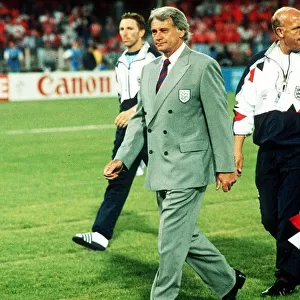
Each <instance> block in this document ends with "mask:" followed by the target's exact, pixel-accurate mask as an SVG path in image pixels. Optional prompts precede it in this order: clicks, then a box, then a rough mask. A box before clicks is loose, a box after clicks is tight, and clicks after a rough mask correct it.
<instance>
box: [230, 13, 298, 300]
mask: <svg viewBox="0 0 300 300" xmlns="http://www.w3.org/2000/svg"><path fill="white" fill-rule="evenodd" d="M271 25H272V28H273V31H274V33H275V35H276V37H277V41H276V42H274V43H273V44H272V45H271V46H270V47H269V48H268V49H267V50H264V51H262V52H260V53H258V54H257V55H256V56H254V58H253V59H252V61H250V63H249V65H248V67H247V68H246V70H245V72H244V74H243V76H242V78H241V80H240V82H239V85H238V87H237V91H236V101H237V103H236V105H235V107H234V111H235V118H234V127H233V129H234V134H235V137H234V139H235V158H236V167H237V172H238V175H241V174H242V168H243V161H244V157H243V144H244V140H245V137H246V136H248V135H250V134H252V130H253V128H254V131H253V142H254V143H255V144H256V145H258V146H259V149H258V154H257V163H256V179H255V180H256V186H257V189H258V198H259V203H260V212H261V219H262V224H263V226H264V227H265V229H266V230H267V231H268V232H269V233H270V234H271V235H272V236H273V238H274V239H275V241H276V271H275V278H276V279H275V282H274V284H273V285H272V286H271V287H269V288H268V289H266V290H265V291H263V292H262V294H261V295H262V296H286V295H289V294H291V293H292V292H293V291H294V289H295V287H296V286H297V285H299V284H300V250H299V248H300V243H299V242H298V243H297V242H295V237H297V234H299V231H300V215H299V212H300V183H299V178H300V114H299V111H300V68H299V66H300V11H299V10H297V9H295V8H292V7H282V8H280V9H278V10H277V11H276V12H275V13H274V15H273V17H272V19H271ZM298 236H299V235H298ZM298 239H299V238H298Z"/></svg>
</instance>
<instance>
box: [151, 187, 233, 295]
mask: <svg viewBox="0 0 300 300" xmlns="http://www.w3.org/2000/svg"><path fill="white" fill-rule="evenodd" d="M205 190H206V187H201V188H193V189H185V190H169V191H160V192H157V202H158V207H159V211H160V225H159V236H158V251H159V255H160V262H159V268H158V271H157V273H156V276H155V278H154V282H153V285H152V289H151V295H150V299H151V300H173V299H175V298H176V297H177V295H178V293H179V288H180V283H181V275H182V267H183V264H184V262H185V261H186V262H187V263H188V264H189V265H190V266H191V267H192V268H193V269H194V270H195V271H196V272H197V274H198V275H199V276H200V278H201V279H202V280H203V281H204V282H205V283H206V284H207V285H208V287H209V288H210V289H211V290H213V291H214V292H215V293H216V294H217V295H218V296H219V297H223V296H224V295H226V294H227V293H228V292H229V291H230V290H231V289H232V288H233V286H234V284H235V271H234V269H232V267H230V266H229V264H228V263H227V261H226V259H225V257H224V256H223V255H222V254H221V253H220V252H219V250H218V249H217V248H216V247H215V246H214V245H213V244H212V243H211V242H210V241H209V240H208V239H207V238H206V237H205V236H204V235H203V234H201V232H200V231H199V228H198V227H197V225H196V223H197V219H198V215H199V211H200V206H201V203H202V201H203V198H204V193H205Z"/></svg>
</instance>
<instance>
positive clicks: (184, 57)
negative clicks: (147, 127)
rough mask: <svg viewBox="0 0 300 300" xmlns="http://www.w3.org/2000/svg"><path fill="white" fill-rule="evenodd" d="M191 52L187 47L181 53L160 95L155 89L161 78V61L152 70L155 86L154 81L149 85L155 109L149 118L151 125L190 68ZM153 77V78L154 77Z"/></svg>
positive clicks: (160, 90) (161, 88)
mask: <svg viewBox="0 0 300 300" xmlns="http://www.w3.org/2000/svg"><path fill="white" fill-rule="evenodd" d="M190 52H191V50H190V49H189V48H188V47H187V46H186V47H185V49H184V50H183V52H182V53H181V55H180V57H179V58H178V60H177V61H176V63H175V65H174V66H173V68H172V69H171V71H170V72H169V74H168V75H167V77H166V79H165V80H164V82H163V84H162V86H161V87H160V89H159V91H158V93H157V94H156V92H155V88H156V82H157V80H158V77H159V73H160V68H161V64H162V62H161V60H160V63H158V65H156V66H155V68H153V70H152V74H151V78H153V81H154V80H155V84H153V81H152V82H151V83H149V91H150V94H151V95H153V98H152V97H151V98H152V99H153V100H152V101H153V106H152V107H153V109H152V112H151V115H150V116H151V117H150V118H149V123H150V122H151V121H152V119H153V118H154V117H155V115H156V113H157V112H158V110H159V108H160V107H161V106H162V104H163V103H164V101H165V100H166V98H167V96H168V95H169V93H170V92H171V91H172V90H173V89H174V88H175V86H176V85H177V83H178V81H179V80H180V79H181V77H182V76H183V75H184V74H185V72H186V71H187V69H188V68H189V67H190V64H189V54H190ZM152 76H153V77H152ZM150 101H151V100H150Z"/></svg>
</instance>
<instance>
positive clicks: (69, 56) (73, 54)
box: [63, 41, 82, 71]
mask: <svg viewBox="0 0 300 300" xmlns="http://www.w3.org/2000/svg"><path fill="white" fill-rule="evenodd" d="M63 58H64V59H66V60H69V69H70V71H79V70H80V68H81V64H82V49H81V47H80V44H79V42H78V41H74V42H73V45H72V48H70V49H68V50H66V51H65V52H64V54H63Z"/></svg>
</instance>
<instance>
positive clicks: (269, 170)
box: [256, 146, 300, 284]
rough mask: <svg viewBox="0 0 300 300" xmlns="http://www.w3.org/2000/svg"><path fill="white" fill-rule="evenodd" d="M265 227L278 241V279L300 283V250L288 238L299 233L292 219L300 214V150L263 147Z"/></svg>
mask: <svg viewBox="0 0 300 300" xmlns="http://www.w3.org/2000/svg"><path fill="white" fill-rule="evenodd" d="M256 186H257V188H258V192H259V202H260V211H261V217H262V224H263V225H264V227H265V229H266V230H267V231H269V232H270V234H271V235H272V236H273V237H274V238H275V240H276V250H277V252H276V268H277V269H278V271H277V272H276V276H277V277H280V276H284V277H286V278H287V279H289V280H290V281H291V282H293V283H294V284H300V250H299V249H298V248H296V247H295V246H294V245H292V244H291V243H290V242H289V241H288V239H289V238H290V237H291V236H293V235H294V234H296V233H297V232H298V230H297V229H296V228H295V227H294V226H293V225H292V224H291V222H290V221H289V219H290V218H291V217H293V216H295V215H296V214H298V213H299V212H300V148H299V147H278V146H277V147H272V148H262V147H261V148H260V149H259V151H258V157H257V165H256Z"/></svg>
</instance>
